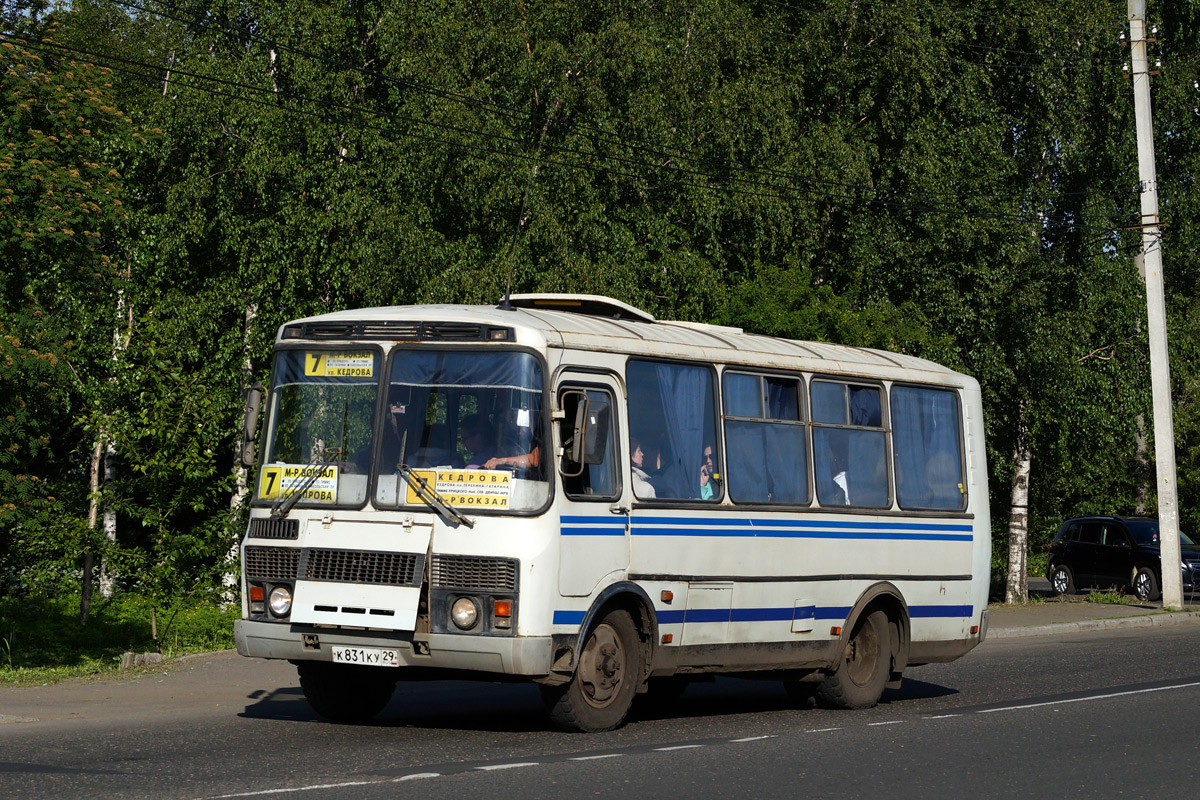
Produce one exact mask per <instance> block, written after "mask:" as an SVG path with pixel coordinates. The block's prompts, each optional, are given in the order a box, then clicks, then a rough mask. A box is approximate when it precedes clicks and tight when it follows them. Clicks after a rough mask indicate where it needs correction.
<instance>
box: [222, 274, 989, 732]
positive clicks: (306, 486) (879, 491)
mask: <svg viewBox="0 0 1200 800" xmlns="http://www.w3.org/2000/svg"><path fill="white" fill-rule="evenodd" d="M250 395H251V396H250V400H249V402H248V412H247V418H246V426H245V427H246V441H245V443H244V446H243V459H244V460H246V461H247V462H248V463H253V462H254V461H255V457H254V448H255V445H254V442H253V437H254V432H255V429H256V427H257V417H258V416H259V409H260V407H261V408H262V410H263V413H264V414H265V422H264V426H263V441H262V442H261V447H260V448H259V450H260V452H259V457H258V458H257V463H258V472H257V480H256V483H255V489H254V492H253V499H252V503H251V511H250V520H249V525H248V529H247V531H246V536H245V538H244V539H243V541H242V543H241V557H242V570H243V574H242V590H243V591H242V598H243V601H242V606H243V608H242V619H241V620H239V621H238V622H237V624H236V640H237V648H238V652H239V653H241V654H242V655H244V656H250V657H255V658H274V659H287V660H289V661H291V662H293V663H294V664H296V666H297V669H298V673H299V682H300V685H301V687H302V689H303V692H304V695H305V697H306V698H307V700H308V702H309V703H310V704H311V705H312V707H313V708H314V710H315V711H316V712H317V713H318V714H320V715H322V716H324V717H326V718H328V719H331V720H334V721H343V722H363V721H367V720H369V719H371V718H373V717H374V716H375V715H376V714H378V713H379V712H380V711H381V710H383V708H384V707H385V706H386V705H387V704H388V702H389V701H390V699H391V696H392V693H393V690H394V688H395V684H396V682H397V681H399V680H425V679H439V678H441V679H445V678H455V679H461V678H472V677H473V678H478V679H483V680H492V681H494V680H497V679H500V678H503V677H508V678H512V679H525V680H530V681H534V682H537V683H538V684H540V686H541V692H542V697H543V700H544V702H545V705H546V707H547V709H548V711H549V715H550V719H551V721H552V722H553V723H554V724H555V725H556V726H558V727H561V728H565V729H572V730H580V731H603V730H610V729H613V728H615V727H617V726H619V725H620V724H621V723H622V722H623V721H624V719H625V716H626V713H627V712H628V710H629V708H630V704H631V703H632V702H633V700H634V697H635V696H636V695H638V694H641V693H645V692H651V693H654V692H662V693H663V694H664V695H666V694H668V693H671V692H677V691H681V690H682V687H683V686H685V685H686V682H687V681H689V680H695V679H700V678H707V677H709V676H710V675H713V674H722V675H739V676H743V677H757V678H764V679H772V680H778V681H781V682H782V684H783V686H784V687H785V688H786V690H787V693H788V694H789V695H790V696H791V697H794V698H797V699H799V700H803V701H804V702H816V703H818V704H820V705H822V706H824V707H835V708H866V707H870V706H873V705H874V704H875V703H876V702H877V701H878V700H879V697H880V695H881V693H882V692H883V690H884V689H885V688H887V687H898V686H899V685H900V681H901V679H902V676H903V674H904V673H905V671H906V670H908V669H909V668H911V667H914V666H918V665H920V664H925V663H929V662H938V661H949V660H952V659H956V658H958V657H960V656H962V655H964V654H966V653H967V652H968V651H970V650H971V649H972V648H974V647H975V646H976V645H978V644H979V643H980V642H982V641H983V639H984V637H985V636H986V635H987V626H988V611H987V595H988V577H989V564H990V560H991V531H990V524H989V515H988V488H987V476H986V460H985V453H984V423H983V418H982V411H981V405H980V391H979V386H978V384H977V382H976V381H975V380H974V379H972V378H970V377H968V376H966V375H962V374H959V373H956V372H954V371H951V370H949V369H947V368H945V367H942V366H939V365H937V364H935V363H932V362H930V361H926V360H922V359H919V358H915V357H912V356H907V355H900V354H896V353H888V352H883V351H879V350H871V349H862V348H856V347H845V346H838V345H833V344H824V343H817V342H800V341H790V340H785V339H779V338H772V337H767V336H760V335H754V334H752V333H746V332H744V331H742V330H740V329H737V328H731V327H719V326H714V325H706V324H698V323H692V322H678V321H664V320H659V319H655V318H654V317H653V316H652V315H650V314H648V313H646V312H644V311H641V310H639V309H637V308H634V307H632V306H629V305H627V304H625V303H622V302H619V301H617V300H613V299H609V298H605V297H599V296H594V295H570V294H528V295H513V296H512V297H510V298H506V299H505V300H504V301H503V302H502V303H500V304H499V305H498V306H454V305H427V306H405V307H392V308H371V309H360V310H349V311H339V312H336V313H330V314H323V315H320V316H315V317H310V318H306V319H299V320H296V321H293V322H288V323H286V324H284V325H283V326H282V327H281V328H280V330H279V333H278V337H277V340H276V345H275V353H274V362H273V369H272V377H271V381H270V386H269V387H257V388H256V389H255V390H252V391H251V393H250Z"/></svg>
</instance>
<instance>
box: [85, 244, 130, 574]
mask: <svg viewBox="0 0 1200 800" xmlns="http://www.w3.org/2000/svg"><path fill="white" fill-rule="evenodd" d="M121 277H122V278H123V279H124V280H125V281H126V282H127V283H128V281H129V277H130V271H129V268H126V269H125V270H124V272H123V273H122V275H121ZM116 322H117V324H116V326H115V327H114V328H113V346H112V374H111V375H110V376H109V381H115V380H116V379H117V365H118V363H119V362H120V360H121V354H122V353H124V352H125V351H126V350H127V349H129V338H130V337H131V336H132V335H133V309H132V308H130V307H129V301H128V299H127V298H126V297H125V290H124V289H119V290H118V291H117V314H116ZM101 435H102V436H103V438H105V439H106V440H107V441H106V442H105V447H104V482H105V484H109V483H111V482H113V481H114V480H116V477H117V448H116V445H114V444H113V441H112V438H111V437H109V436H106V435H105V434H104V432H103V431H102V432H101ZM93 527H94V523H93ZM104 538H106V539H107V540H108V543H109V544H110V545H115V544H116V543H117V512H116V509H114V508H113V507H112V503H111V502H110V501H108V500H106V501H105V502H104ZM100 594H101V595H102V596H103V597H112V596H113V575H112V573H111V572H110V571H109V568H108V562H107V559H105V558H104V557H103V556H102V557H101V558H100Z"/></svg>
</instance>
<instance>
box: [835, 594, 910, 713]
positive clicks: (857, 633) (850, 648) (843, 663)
mask: <svg viewBox="0 0 1200 800" xmlns="http://www.w3.org/2000/svg"><path fill="white" fill-rule="evenodd" d="M891 666H892V639H891V634H890V632H889V631H888V618H887V614H885V613H884V612H882V611H873V612H871V613H870V614H868V615H867V616H865V617H863V618H861V619H859V621H858V622H857V623H856V624H855V626H854V630H853V632H852V633H851V634H850V640H849V641H848V642H846V647H845V649H844V650H843V651H842V657H841V660H840V661H839V662H838V663H837V665H836V666H835V667H834V669H833V671H832V672H831V673H829V675H828V676H826V678H825V680H824V681H822V682H821V684H820V686H819V687H818V688H817V693H816V698H817V703H818V704H819V705H820V706H822V707H823V708H871V707H872V706H874V705H875V704H876V703H878V702H879V698H880V696H881V695H882V694H883V687H884V685H885V684H886V683H887V681H888V675H889V673H890V671H891Z"/></svg>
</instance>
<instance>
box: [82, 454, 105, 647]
mask: <svg viewBox="0 0 1200 800" xmlns="http://www.w3.org/2000/svg"><path fill="white" fill-rule="evenodd" d="M102 455H104V436H103V434H101V435H100V436H97V437H96V446H95V447H94V448H93V449H92V461H91V465H90V466H89V468H88V535H89V536H90V535H91V532H92V531H94V530H95V529H96V518H97V517H98V516H99V510H100V498H99V497H97V494H99V492H100V457H101V456H102ZM95 558H96V557H95V555H94V554H93V553H92V545H91V544H90V543H89V544H86V545H84V547H83V576H82V579H81V582H80V586H79V624H80V625H87V624H88V617H89V616H90V615H91V613H92V568H93V566H94V565H95Z"/></svg>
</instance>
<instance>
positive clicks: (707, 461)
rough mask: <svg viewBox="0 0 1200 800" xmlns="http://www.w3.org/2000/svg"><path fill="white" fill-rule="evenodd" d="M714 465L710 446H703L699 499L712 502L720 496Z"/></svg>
mask: <svg viewBox="0 0 1200 800" xmlns="http://www.w3.org/2000/svg"><path fill="white" fill-rule="evenodd" d="M718 477H720V476H719V475H718V474H717V468H716V465H715V464H714V462H713V449H712V445H705V447H704V455H703V456H702V457H701V459H700V499H701V500H712V499H713V498H714V497H716V496H717V495H718V494H720V484H719V483H718V481H717V478H718Z"/></svg>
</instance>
